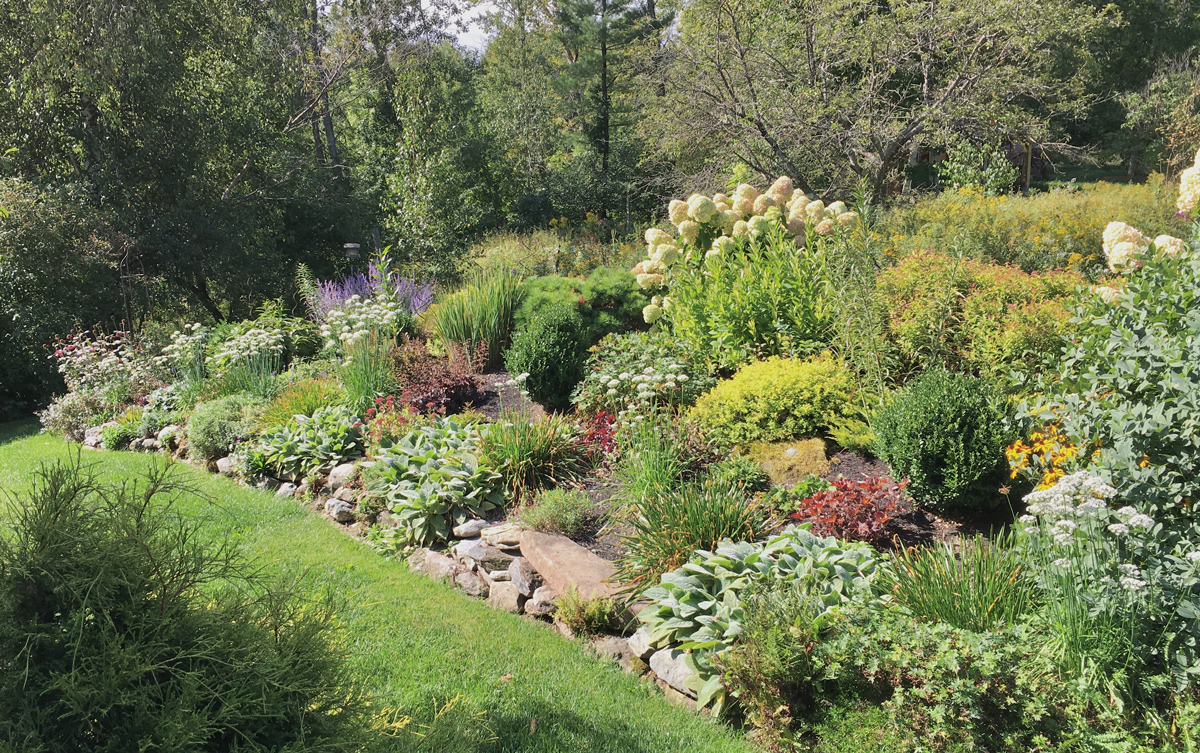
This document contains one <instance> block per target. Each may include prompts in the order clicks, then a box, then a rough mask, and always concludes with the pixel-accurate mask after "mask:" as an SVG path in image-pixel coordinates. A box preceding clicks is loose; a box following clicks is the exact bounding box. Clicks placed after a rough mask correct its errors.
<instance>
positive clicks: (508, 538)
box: [479, 523, 522, 547]
mask: <svg viewBox="0 0 1200 753" xmlns="http://www.w3.org/2000/svg"><path fill="white" fill-rule="evenodd" d="M521 533H522V531H521V527H520V526H518V525H516V524H515V523H501V524H500V525H498V526H488V527H487V528H483V529H481V530H480V531H479V535H480V536H481V537H482V538H483V540H484V541H486V542H487V543H489V544H491V545H492V546H507V547H513V546H519V545H520V543H521Z"/></svg>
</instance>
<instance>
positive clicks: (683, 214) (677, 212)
mask: <svg viewBox="0 0 1200 753" xmlns="http://www.w3.org/2000/svg"><path fill="white" fill-rule="evenodd" d="M667 216H668V217H669V218H670V220H671V224H672V225H674V226H675V227H679V223H681V222H683V221H684V220H686V219H687V218H688V205H687V202H686V201H680V200H679V199H672V200H671V203H670V204H668V205H667Z"/></svg>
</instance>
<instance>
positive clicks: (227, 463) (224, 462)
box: [217, 457, 233, 476]
mask: <svg viewBox="0 0 1200 753" xmlns="http://www.w3.org/2000/svg"><path fill="white" fill-rule="evenodd" d="M217 473H219V474H221V475H222V476H232V475H233V458H229V457H225V458H220V459H219V460H217Z"/></svg>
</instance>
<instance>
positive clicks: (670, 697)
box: [658, 680, 700, 711]
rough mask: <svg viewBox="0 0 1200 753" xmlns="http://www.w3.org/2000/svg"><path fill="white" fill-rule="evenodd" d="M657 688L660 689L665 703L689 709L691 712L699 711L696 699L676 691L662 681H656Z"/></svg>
mask: <svg viewBox="0 0 1200 753" xmlns="http://www.w3.org/2000/svg"><path fill="white" fill-rule="evenodd" d="M658 687H660V688H662V692H663V696H665V697H666V699H667V703H669V704H671V705H672V706H683V707H684V708H686V709H691V710H692V711H699V710H700V707H699V706H698V705H697V704H696V699H694V698H692V697H691V696H688V695H684V694H683V693H680V692H679V691H678V690H676V689H675V688H673V687H671V686H670V685H668V684H667V683H665V682H663V681H662V680H659V681H658Z"/></svg>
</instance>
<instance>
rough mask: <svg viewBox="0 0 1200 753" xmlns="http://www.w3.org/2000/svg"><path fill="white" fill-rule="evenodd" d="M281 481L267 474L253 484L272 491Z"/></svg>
mask: <svg viewBox="0 0 1200 753" xmlns="http://www.w3.org/2000/svg"><path fill="white" fill-rule="evenodd" d="M281 483H283V482H281V481H280V480H279V479H277V478H271V477H270V476H267V477H266V478H264V479H263V480H262V481H259V482H258V483H257V484H255V486H257V487H258V488H259V489H265V490H266V491H269V492H273V491H275V490H276V489H278V488H279V486H280V484H281Z"/></svg>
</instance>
